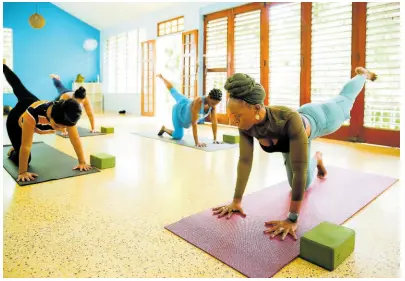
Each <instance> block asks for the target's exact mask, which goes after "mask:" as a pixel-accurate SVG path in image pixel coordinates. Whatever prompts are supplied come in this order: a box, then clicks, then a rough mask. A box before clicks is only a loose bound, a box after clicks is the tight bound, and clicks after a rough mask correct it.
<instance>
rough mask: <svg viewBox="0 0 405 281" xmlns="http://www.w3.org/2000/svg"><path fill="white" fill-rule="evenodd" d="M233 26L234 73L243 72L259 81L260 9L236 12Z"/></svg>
mask: <svg viewBox="0 0 405 281" xmlns="http://www.w3.org/2000/svg"><path fill="white" fill-rule="evenodd" d="M234 28H235V30H234V36H235V38H234V44H235V47H234V48H235V52H234V61H235V66H234V67H235V73H238V72H240V73H245V74H247V75H250V76H251V77H253V78H254V79H255V80H256V82H257V83H260V10H255V11H252V12H247V13H242V14H237V15H236V16H235V27H234Z"/></svg>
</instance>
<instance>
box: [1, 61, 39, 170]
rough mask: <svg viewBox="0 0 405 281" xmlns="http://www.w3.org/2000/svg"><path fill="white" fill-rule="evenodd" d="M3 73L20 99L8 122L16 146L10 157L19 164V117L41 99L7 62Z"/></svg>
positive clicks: (20, 130)
mask: <svg viewBox="0 0 405 281" xmlns="http://www.w3.org/2000/svg"><path fill="white" fill-rule="evenodd" d="M3 73H4V76H5V77H6V79H7V82H8V83H9V84H10V86H11V87H12V88H13V92H14V94H15V95H16V97H17V99H18V102H17V104H16V106H15V107H14V108H13V109H12V110H11V111H10V113H9V114H8V117H7V122H6V127H7V133H8V137H9V138H10V141H11V144H12V145H13V147H14V151H13V152H12V153H11V155H10V159H11V160H12V161H13V162H14V163H16V164H17V165H18V163H19V157H20V148H21V138H22V129H21V127H20V126H19V125H18V119H19V118H20V116H21V115H22V114H23V113H24V112H25V111H26V110H27V108H28V107H29V106H30V105H31V104H33V103H34V102H36V101H39V99H38V98H37V97H36V96H34V95H33V94H32V93H30V92H29V91H28V90H27V89H26V88H25V87H24V85H23V84H22V83H21V80H20V79H19V78H18V77H17V75H15V73H14V72H13V71H12V70H11V69H10V68H8V66H7V65H5V64H3ZM30 161H31V153H30V156H29V158H28V163H30Z"/></svg>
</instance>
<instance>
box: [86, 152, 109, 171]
mask: <svg viewBox="0 0 405 281" xmlns="http://www.w3.org/2000/svg"><path fill="white" fill-rule="evenodd" d="M90 164H91V165H92V166H94V167H97V168H99V169H108V168H113V167H115V156H113V155H109V154H106V153H97V154H91V155H90Z"/></svg>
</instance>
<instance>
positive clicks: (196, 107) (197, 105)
mask: <svg viewBox="0 0 405 281" xmlns="http://www.w3.org/2000/svg"><path fill="white" fill-rule="evenodd" d="M201 104H202V99H201V98H196V99H195V100H194V101H193V104H192V107H191V126H192V127H193V137H194V142H195V145H196V146H198V147H204V146H207V145H206V144H205V143H200V142H199V141H198V130H197V123H198V113H199V112H200V109H201Z"/></svg>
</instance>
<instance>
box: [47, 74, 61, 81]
mask: <svg viewBox="0 0 405 281" xmlns="http://www.w3.org/2000/svg"><path fill="white" fill-rule="evenodd" d="M49 76H51V78H55V79H57V80H60V77H59V75H56V74H51V75H49Z"/></svg>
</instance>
